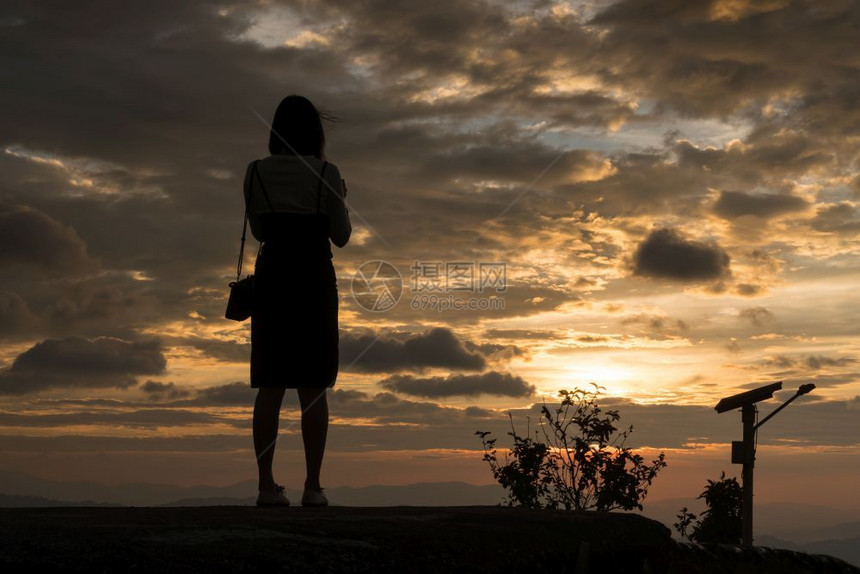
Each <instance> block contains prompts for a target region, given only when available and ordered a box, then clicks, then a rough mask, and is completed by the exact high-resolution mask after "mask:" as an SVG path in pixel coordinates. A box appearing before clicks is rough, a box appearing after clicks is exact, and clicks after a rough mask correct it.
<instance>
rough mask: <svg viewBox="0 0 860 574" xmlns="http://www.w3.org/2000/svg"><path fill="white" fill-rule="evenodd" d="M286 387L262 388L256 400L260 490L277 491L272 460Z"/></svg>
mask: <svg viewBox="0 0 860 574" xmlns="http://www.w3.org/2000/svg"><path fill="white" fill-rule="evenodd" d="M284 391H285V389H280V388H260V389H259V390H258V391H257V400H256V401H255V402H254V452H256V453H257V468H258V469H259V472H260V484H259V488H260V490H267V491H269V492H274V491H275V478H274V476H272V461H273V460H274V458H275V441H276V440H277V438H278V415H279V414H280V412H281V401H283V399H284Z"/></svg>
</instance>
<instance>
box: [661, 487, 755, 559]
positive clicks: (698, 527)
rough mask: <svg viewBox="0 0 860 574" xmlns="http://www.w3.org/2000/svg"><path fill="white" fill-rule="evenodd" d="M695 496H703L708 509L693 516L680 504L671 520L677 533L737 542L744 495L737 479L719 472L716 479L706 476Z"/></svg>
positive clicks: (690, 537)
mask: <svg viewBox="0 0 860 574" xmlns="http://www.w3.org/2000/svg"><path fill="white" fill-rule="evenodd" d="M698 498H704V499H705V504H707V506H708V509H707V510H705V511H704V512H702V513H701V514H699V516H698V518H697V517H696V515H695V514H693V513H691V512H690V511H689V510H688V509H687V507H686V506H685V507H684V508H682V509H681V511H680V512H679V513H678V515H677V518H678V522H676V523H675V524H673V526H674V527H675V530H677V531H678V534H680V535H681V536H683V537H684V538H686V539H688V540H691V541H693V542H714V543H720V544H739V543H740V541H741V510H742V508H743V499H744V496H743V489H742V488H741V485H740V484H738V481H737V479H736V478H735V477H732V478H726V473H725V472H722V473H721V474H720V479H719V480H708V484H707V486H705V490H704V491H702V494H700V495H699V496H698Z"/></svg>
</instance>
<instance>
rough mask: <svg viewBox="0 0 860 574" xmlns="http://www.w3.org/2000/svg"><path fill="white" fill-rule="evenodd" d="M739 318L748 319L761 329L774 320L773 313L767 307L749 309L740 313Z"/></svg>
mask: <svg viewBox="0 0 860 574" xmlns="http://www.w3.org/2000/svg"><path fill="white" fill-rule="evenodd" d="M738 317H740V318H741V319H746V320H748V321H749V322H750V323H752V324H753V325H755V326H756V327H761V326H763V325H765V324H767V323H771V322H773V320H774V315H773V313H772V312H771V311H770V310H769V309H767V308H766V307H748V308H747V309H741V310H740V311H739V312H738Z"/></svg>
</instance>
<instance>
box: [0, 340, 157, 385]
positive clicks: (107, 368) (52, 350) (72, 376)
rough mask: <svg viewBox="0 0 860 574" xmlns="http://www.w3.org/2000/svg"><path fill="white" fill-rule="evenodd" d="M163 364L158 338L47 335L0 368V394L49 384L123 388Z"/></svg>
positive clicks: (154, 373)
mask: <svg viewBox="0 0 860 574" xmlns="http://www.w3.org/2000/svg"><path fill="white" fill-rule="evenodd" d="M166 366H167V361H166V359H165V358H164V355H163V354H162V349H161V341H159V340H158V339H150V340H146V341H134V342H132V341H124V340H122V339H117V338H114V337H97V338H95V339H86V338H83V337H67V338H65V339H46V340H44V341H42V342H40V343H36V344H35V345H33V346H32V347H31V348H29V349H27V350H26V351H24V352H23V353H21V354H20V355H18V356H17V357H16V358H15V360H14V361H13V362H12V366H11V367H9V368H7V369H4V370H2V371H0V394H7V395H23V394H28V393H34V392H38V391H42V390H45V389H51V388H105V387H118V388H128V387H129V386H132V385H135V384H137V380H136V378H135V377H136V376H137V375H157V374H161V373H163V372H164V370H165V368H166Z"/></svg>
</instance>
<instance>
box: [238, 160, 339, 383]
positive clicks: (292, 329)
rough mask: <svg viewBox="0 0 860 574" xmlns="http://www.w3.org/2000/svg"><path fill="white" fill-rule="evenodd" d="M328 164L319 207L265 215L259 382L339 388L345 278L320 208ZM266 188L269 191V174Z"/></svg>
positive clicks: (254, 343)
mask: <svg viewBox="0 0 860 574" xmlns="http://www.w3.org/2000/svg"><path fill="white" fill-rule="evenodd" d="M325 168H326V164H325V163H324V164H323V167H322V171H321V173H320V183H319V188H318V189H317V211H316V213H311V214H305V213H287V212H275V211H274V209H272V210H271V212H270V213H263V214H261V215H260V225H261V229H262V235H263V245H262V248H261V251H260V255H259V257H258V258H257V262H256V265H255V267H254V303H253V311H252V313H251V388H255V389H256V388H260V387H279V388H287V389H294V388H296V387H316V388H323V387H333V386H334V384H335V381H336V379H337V370H338V350H339V349H338V347H339V337H338V327H337V315H338V292H337V278H336V276H335V272H334V266H333V265H332V252H331V244H330V243H329V238H328V215H327V214H325V213H320V210H319V194H320V193H321V192H322V176H323V174H324V173H325ZM258 175H259V174H258ZM258 181H260V180H258ZM260 187H261V189H262V190H263V193H264V195H265V194H266V191H265V187H263V185H262V181H260ZM266 201H267V202H268V196H267V195H266ZM269 206H270V208H271V203H269Z"/></svg>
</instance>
